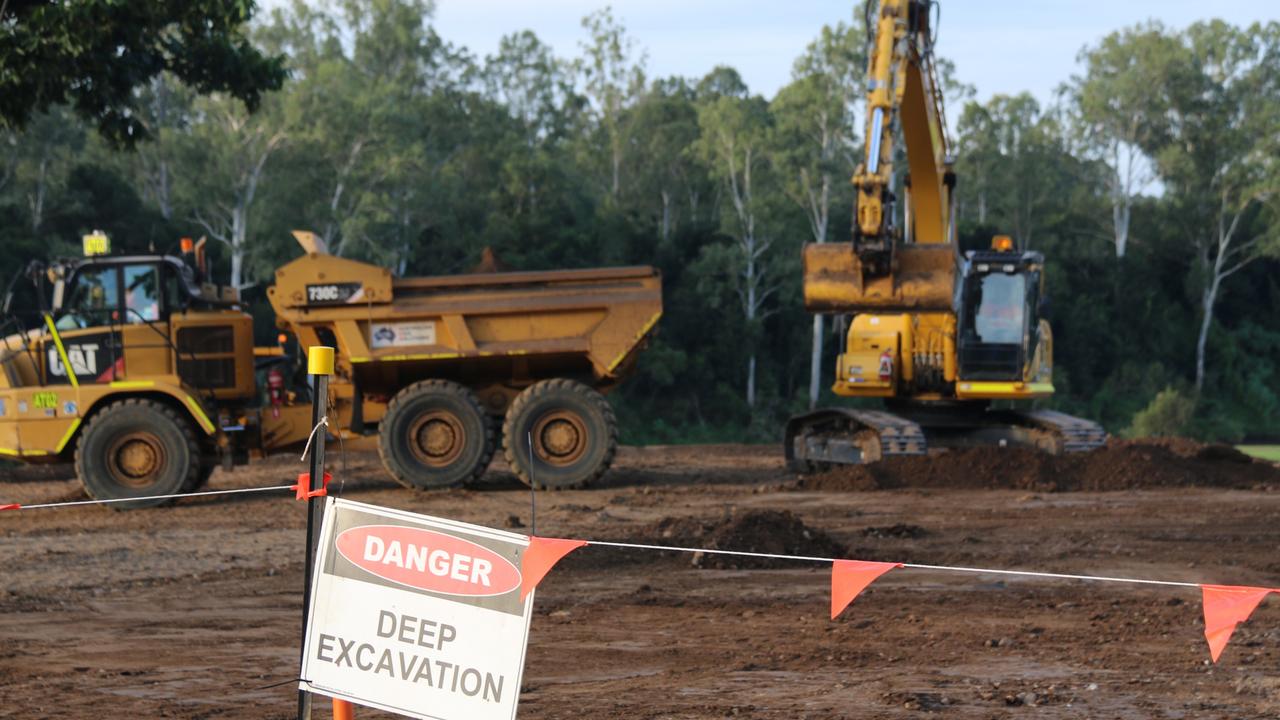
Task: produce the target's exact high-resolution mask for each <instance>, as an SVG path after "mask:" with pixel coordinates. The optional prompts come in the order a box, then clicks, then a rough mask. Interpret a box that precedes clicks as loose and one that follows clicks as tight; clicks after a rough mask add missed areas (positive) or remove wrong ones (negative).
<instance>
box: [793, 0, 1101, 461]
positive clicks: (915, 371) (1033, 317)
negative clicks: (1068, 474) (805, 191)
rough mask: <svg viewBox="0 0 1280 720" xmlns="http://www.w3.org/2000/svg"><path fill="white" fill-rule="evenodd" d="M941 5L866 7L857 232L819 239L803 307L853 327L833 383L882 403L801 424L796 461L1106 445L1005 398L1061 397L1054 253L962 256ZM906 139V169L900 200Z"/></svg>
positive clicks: (1090, 431) (1068, 420)
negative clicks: (1050, 266)
mask: <svg viewBox="0 0 1280 720" xmlns="http://www.w3.org/2000/svg"><path fill="white" fill-rule="evenodd" d="M935 8H936V2H931V1H930V0H881V1H880V2H878V3H875V2H872V3H870V4H869V5H868V8H867V11H868V16H867V24H868V28H867V34H868V37H869V38H870V39H871V43H870V48H871V54H870V58H869V62H868V72H867V77H868V95H867V124H866V150H865V157H864V159H863V162H862V163H861V164H860V165H859V166H858V168H857V171H856V173H855V175H854V177H853V185H854V187H855V189H856V191H857V192H856V202H855V213H854V229H853V238H852V240H851V242H843V243H827V244H809V245H806V246H805V248H804V255H803V268H804V302H805V309H807V310H809V311H810V312H818V313H830V314H834V315H836V316H837V317H838V318H839V320H840V322H843V323H846V324H847V327H848V331H847V334H846V337H845V343H844V348H843V352H842V353H841V354H840V356H839V357H838V359H837V362H836V379H835V384H834V386H833V388H832V389H833V391H834V392H835V393H836V394H837V395H841V396H844V397H853V398H882V399H883V401H884V404H883V408H882V409H854V408H827V409H820V410H816V411H814V412H810V413H807V414H804V415H800V416H797V417H794V418H792V419H791V420H790V421H789V422H788V423H787V428H786V434H785V441H784V446H785V453H786V457H787V460H788V461H789V464H790V465H791V466H792V467H793V468H794V469H797V470H801V471H804V470H810V469H814V468H816V467H821V466H823V465H825V464H828V463H866V462H874V461H876V460H879V459H881V458H884V457H889V456H893V455H919V454H924V453H926V452H927V451H928V448H929V447H930V446H935V447H937V446H941V447H953V446H964V445H998V446H1024V447H1034V448H1039V449H1041V450H1044V451H1046V452H1051V453H1061V452H1080V451H1088V450H1091V449H1094V448H1097V447H1099V446H1100V445H1102V444H1103V443H1105V442H1106V433H1105V431H1104V430H1103V429H1102V427H1101V426H1099V425H1098V424H1096V423H1093V422H1090V421H1088V420H1083V419H1080V418H1074V417H1071V416H1069V415H1065V414H1063V413H1060V412H1054V411H1050V410H1033V409H1015V408H1013V407H1012V406H1013V404H1014V403H1012V402H1006V401H1033V400H1039V399H1045V398H1048V397H1051V396H1052V394H1053V335H1052V332H1051V331H1050V328H1049V323H1048V321H1047V320H1046V319H1045V317H1044V315H1045V312H1044V311H1045V308H1044V307H1043V297H1044V274H1043V269H1044V257H1043V256H1042V255H1041V254H1040V253H1036V252H1028V251H1020V250H1018V249H1016V248H1015V245H1014V242H1013V240H1012V239H1011V238H1009V237H1007V236H996V237H995V238H994V239H993V241H992V244H991V247H990V249H985V250H979V251H969V252H966V253H964V254H961V253H960V252H959V246H958V243H957V241H956V221H955V206H954V201H953V197H952V193H953V190H954V188H955V185H956V175H955V173H954V172H953V170H952V165H953V163H954V158H953V157H952V155H951V153H950V146H949V141H948V138H947V131H946V120H945V117H944V115H943V104H942V95H941V92H940V89H939V87H938V80H937V76H936V71H935V66H934V62H933V42H934V38H935V27H934V24H935V22H936V14H935V12H934V10H935ZM899 133H900V135H901V137H902V138H903V140H904V141H905V151H906V157H907V163H908V173H907V175H906V176H905V178H904V182H903V183H902V195H903V197H902V198H901V205H899V204H898V198H897V197H896V195H895V192H894V177H895V175H894V164H893V158H894V139H895V136H896V135H898V134H899ZM899 217H901V221H900V222H899V221H898V218H899ZM1005 405H1007V406H1010V407H998V406H1005Z"/></svg>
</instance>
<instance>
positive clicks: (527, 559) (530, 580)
mask: <svg viewBox="0 0 1280 720" xmlns="http://www.w3.org/2000/svg"><path fill="white" fill-rule="evenodd" d="M586 544H587V541H586V540H564V539H561V538H543V537H537V536H535V535H530V536H529V547H528V548H526V549H525V551H524V556H523V557H521V558H520V599H521V600H524V599H525V598H526V597H528V596H529V593H531V592H533V589H534V588H536V587H538V583H540V582H542V578H544V577H546V575H547V573H549V572H551V568H553V567H555V564H556V563H558V562H560V558H562V557H564V556H565V555H568V554H569V553H571V552H573V551H574V550H577V549H578V548H580V547H582V546H583V545H586Z"/></svg>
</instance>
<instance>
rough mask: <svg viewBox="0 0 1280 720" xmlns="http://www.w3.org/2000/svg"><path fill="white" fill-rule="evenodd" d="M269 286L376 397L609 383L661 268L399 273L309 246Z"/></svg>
mask: <svg viewBox="0 0 1280 720" xmlns="http://www.w3.org/2000/svg"><path fill="white" fill-rule="evenodd" d="M268 294H269V297H270V299H271V303H272V305H273V306H274V308H275V311H276V316H277V319H278V323H279V324H280V327H281V328H282V329H285V330H289V331H291V332H294V333H295V334H297V335H298V338H299V341H300V343H301V344H302V345H303V346H306V345H311V344H336V346H337V348H338V350H339V353H338V364H339V365H340V366H342V368H343V370H345V371H346V372H347V373H349V374H350V375H351V376H352V377H353V378H355V379H356V381H357V382H358V383H359V384H360V389H361V391H362V392H365V393H372V394H391V393H394V392H395V391H396V390H397V389H398V388H399V387H403V386H404V385H405V384H407V383H408V382H413V381H416V380H417V379H422V378H426V377H433V378H447V379H456V380H459V381H461V382H464V383H465V384H467V385H468V386H471V387H473V388H477V389H478V390H479V389H482V388H486V387H489V386H508V387H510V388H512V389H515V390H518V389H519V388H520V387H522V386H525V385H528V384H529V383H531V382H534V381H537V380H539V379H542V378H548V377H572V378H575V379H578V380H580V381H583V382H587V383H588V384H591V385H592V386H594V387H596V388H598V389H602V390H607V389H609V388H611V387H612V386H614V385H615V384H617V382H619V381H620V380H621V379H623V378H624V377H625V376H626V375H627V373H628V372H629V371H630V369H631V367H632V365H633V364H634V359H635V356H636V353H637V351H638V349H639V348H640V346H641V345H642V344H643V342H644V341H645V338H646V337H647V336H648V334H649V333H650V332H651V331H652V329H653V327H654V325H655V324H656V323H657V321H658V318H659V317H661V315H662V286H661V277H660V275H659V273H658V271H657V270H656V269H654V268H652V267H647V266H638V267H615V268H597V269H584V270H555V271H545V272H499V273H477V274H470V275H450V276H439V277H416V278H395V277H393V276H392V274H391V272H390V271H389V270H387V269H385V268H381V267H376V266H373V265H368V264H365V263H360V262H356V261H353V260H348V259H345V258H337V257H333V256H330V255H325V254H322V253H309V254H308V255H306V256H303V257H301V258H298V259H297V260H294V261H293V262H291V263H289V264H288V265H285V266H284V267H282V268H281V269H280V270H278V271H277V273H276V284H275V286H274V287H273V288H271V289H270V290H269V292H268ZM486 404H487V405H489V406H490V407H491V408H492V409H494V410H497V409H500V408H499V407H497V405H498V403H497V402H496V400H494V401H490V400H486Z"/></svg>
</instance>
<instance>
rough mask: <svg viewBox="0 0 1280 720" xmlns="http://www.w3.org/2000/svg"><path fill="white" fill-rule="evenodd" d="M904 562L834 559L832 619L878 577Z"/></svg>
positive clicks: (832, 572)
mask: <svg viewBox="0 0 1280 720" xmlns="http://www.w3.org/2000/svg"><path fill="white" fill-rule="evenodd" d="M900 567H902V563H886V562H868V561H865V560H834V561H832V563H831V619H832V620H835V619H836V618H837V617H839V616H840V613H842V612H844V609H845V608H847V607H849V603H851V602H853V599H854V598H856V597H858V593H860V592H862V591H863V590H866V589H867V586H868V585H870V584H871V583H873V582H875V580H876V578H878V577H880V576H881V575H883V574H885V573H887V572H889V571H890V570H892V569H894V568H900Z"/></svg>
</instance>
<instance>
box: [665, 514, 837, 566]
mask: <svg viewBox="0 0 1280 720" xmlns="http://www.w3.org/2000/svg"><path fill="white" fill-rule="evenodd" d="M646 534H647V535H649V537H651V538H652V539H653V542H655V543H660V544H663V545H680V546H684V547H701V548H707V549H709V550H737V551H739V552H755V553H769V554H773V555H806V556H809V557H822V558H828V557H843V556H844V555H845V553H846V550H847V549H846V548H845V546H844V545H841V544H840V543H838V542H836V541H835V540H833V539H832V538H831V536H829V535H827V534H826V533H825V532H823V531H821V530H818V529H815V528H811V527H809V526H808V525H805V524H804V522H803V521H802V520H801V519H800V518H798V517H796V516H795V515H794V514H793V513H791V512H790V511H788V510H753V511H750V512H744V513H730V514H729V515H727V516H725V517H724V518H722V519H721V520H719V521H717V522H710V523H708V522H704V521H702V520H700V519H698V518H690V517H683V518H670V517H668V518H663V519H661V520H659V521H658V522H656V523H654V524H653V525H652V526H650V528H649V532H648V533H646ZM693 565H694V566H695V567H704V568H733V569H736V568H771V567H784V566H794V565H795V562H794V561H787V560H775V559H769V558H747V557H739V556H734V555H715V554H710V553H698V554H696V555H694V556H693Z"/></svg>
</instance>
